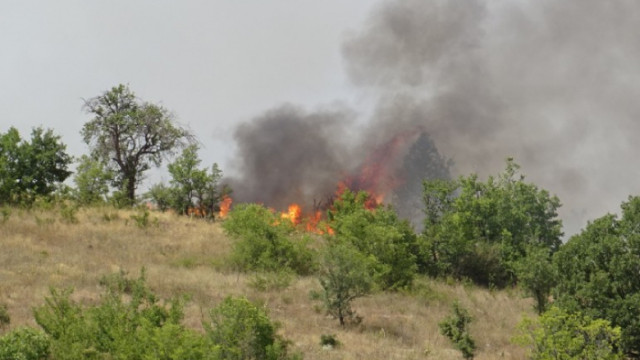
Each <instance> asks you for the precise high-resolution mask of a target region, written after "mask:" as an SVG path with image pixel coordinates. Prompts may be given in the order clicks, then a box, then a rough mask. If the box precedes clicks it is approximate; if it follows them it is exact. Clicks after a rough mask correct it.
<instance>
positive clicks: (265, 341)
mask: <svg viewBox="0 0 640 360" xmlns="http://www.w3.org/2000/svg"><path fill="white" fill-rule="evenodd" d="M209 316H210V320H211V322H210V323H205V324H204V326H205V331H206V334H207V337H208V338H209V339H210V341H211V342H212V343H214V344H216V345H217V346H218V350H219V357H218V358H219V359H225V360H227V359H228V360H236V359H237V360H244V359H255V360H277V359H288V358H290V357H289V356H287V346H288V343H287V342H286V341H284V340H283V339H282V338H280V337H279V336H278V335H277V334H276V331H277V325H276V324H274V323H272V322H271V320H270V319H269V316H268V315H267V313H266V312H265V311H264V310H263V309H261V308H259V307H257V306H256V305H255V304H252V303H251V302H250V301H249V300H247V299H246V298H233V297H228V298H226V299H225V300H224V301H223V302H222V303H221V304H220V305H218V306H217V307H215V308H214V309H212V310H211V311H210V312H209Z"/></svg>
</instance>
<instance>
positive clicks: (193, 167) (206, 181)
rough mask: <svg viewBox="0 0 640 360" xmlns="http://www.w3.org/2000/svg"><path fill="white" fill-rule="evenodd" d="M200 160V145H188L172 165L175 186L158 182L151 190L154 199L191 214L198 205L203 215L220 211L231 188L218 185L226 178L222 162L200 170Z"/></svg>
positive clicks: (170, 169) (178, 211)
mask: <svg viewBox="0 0 640 360" xmlns="http://www.w3.org/2000/svg"><path fill="white" fill-rule="evenodd" d="M200 162H201V160H200V159H199V158H198V146H197V145H196V144H192V145H190V146H187V147H186V148H185V149H184V150H183V151H182V154H181V155H180V156H179V157H178V158H177V159H176V160H175V161H174V162H173V163H171V164H169V166H168V169H169V173H170V174H171V181H170V184H171V186H170V187H165V186H164V185H158V186H156V187H154V188H152V189H151V192H150V193H149V195H150V196H151V198H152V199H153V200H154V201H155V202H156V203H158V204H162V206H166V207H170V208H172V209H174V210H175V211H176V212H177V213H180V214H187V212H188V210H189V209H191V208H198V209H199V210H200V211H201V212H202V213H203V215H205V214H206V215H207V216H213V214H214V213H215V212H217V211H219V210H220V209H219V207H218V204H219V202H220V200H221V199H222V197H223V196H224V195H227V194H228V192H229V189H228V188H221V187H220V186H219V184H218V183H219V181H220V179H221V178H222V171H221V170H220V169H219V168H218V164H213V166H212V167H211V171H209V170H208V169H206V168H204V169H199V168H198V166H199V165H200ZM159 206H160V205H159Z"/></svg>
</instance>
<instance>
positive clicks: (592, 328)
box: [514, 306, 624, 360]
mask: <svg viewBox="0 0 640 360" xmlns="http://www.w3.org/2000/svg"><path fill="white" fill-rule="evenodd" d="M518 329H519V335H518V336H517V337H515V338H514V342H516V343H518V344H521V345H526V346H529V350H530V356H531V359H533V360H546V359H567V360H573V359H575V360H578V359H584V360H601V359H603V360H617V359H623V358H624V357H623V355H622V353H621V352H620V334H621V331H620V328H619V327H615V328H614V327H612V326H611V324H610V323H609V322H608V321H607V320H602V319H596V320H592V319H591V318H589V317H587V316H583V315H581V314H580V313H573V314H571V313H567V312H565V311H564V310H561V309H560V308H558V307H555V306H554V307H551V308H550V309H549V310H548V311H547V312H545V313H544V314H542V315H541V316H540V318H539V319H538V320H537V321H536V320H532V319H529V318H525V319H524V320H523V321H521V322H520V324H519V325H518Z"/></svg>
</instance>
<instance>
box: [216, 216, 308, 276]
mask: <svg viewBox="0 0 640 360" xmlns="http://www.w3.org/2000/svg"><path fill="white" fill-rule="evenodd" d="M222 227H223V228H224V230H225V232H226V233H227V234H228V235H229V236H231V237H233V238H234V239H235V242H234V244H233V253H232V256H231V257H232V261H233V262H234V264H236V265H237V266H238V267H239V268H240V269H241V270H243V271H251V270H263V271H281V270H282V269H291V270H293V271H294V272H295V273H297V274H301V275H306V274H309V273H311V272H313V270H314V267H315V265H314V264H315V263H314V261H313V259H314V254H313V252H312V251H311V250H310V249H308V247H307V243H308V241H309V239H308V237H306V236H303V237H302V238H300V239H296V240H293V236H294V235H295V234H294V229H293V228H292V227H291V226H290V224H287V223H285V222H282V221H281V219H279V218H278V217H277V216H276V215H275V214H274V212H273V211H271V210H269V209H267V208H265V207H264V206H261V205H257V204H240V205H238V206H236V207H235V208H234V209H233V210H232V211H231V212H230V213H229V216H228V219H227V220H226V221H225V222H224V223H223V224H222Z"/></svg>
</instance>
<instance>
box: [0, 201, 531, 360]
mask: <svg viewBox="0 0 640 360" xmlns="http://www.w3.org/2000/svg"><path fill="white" fill-rule="evenodd" d="M11 212H12V214H11V216H10V217H9V219H8V220H7V221H5V222H4V223H3V222H2V219H0V303H5V304H7V305H8V310H9V314H10V316H11V328H15V327H17V326H21V325H35V324H34V321H33V316H32V308H33V307H35V306H38V305H40V304H42V303H43V300H44V297H45V296H46V295H47V294H48V289H49V287H51V286H53V287H69V286H72V287H73V288H74V289H75V292H74V298H75V299H76V300H77V301H81V302H93V301H95V300H96V299H97V298H98V296H99V294H100V292H101V289H100V287H99V286H98V281H99V279H100V278H101V277H102V276H104V275H106V274H110V273H113V272H116V271H119V270H121V269H122V270H124V271H127V272H129V273H130V274H131V275H133V276H137V274H138V273H139V271H140V269H141V268H142V267H145V268H146V271H147V279H148V283H149V285H150V287H151V288H152V289H153V290H154V291H155V292H156V293H158V294H159V295H160V296H162V297H164V298H169V297H172V296H174V295H177V294H189V295H190V296H191V299H192V300H191V302H190V303H189V305H188V306H187V308H186V318H185V324H186V325H187V326H190V327H193V328H201V323H202V320H203V316H206V313H207V311H208V309H209V308H211V307H213V306H215V305H216V304H218V303H219V302H220V301H221V300H222V299H223V298H224V297H226V296H228V295H245V296H247V297H248V298H249V299H251V300H253V301H257V302H261V303H263V304H264V305H265V306H266V307H268V308H269V313H270V315H271V317H272V318H273V319H275V320H277V321H278V322H280V323H281V324H282V329H281V333H282V334H283V335H284V336H285V337H286V338H288V339H290V340H291V341H292V342H293V347H294V350H296V351H300V352H302V353H303V354H304V358H305V359H370V360H373V359H425V358H432V359H460V358H461V356H460V353H459V352H458V351H457V350H455V349H453V347H452V345H451V344H450V342H449V341H448V339H446V338H444V337H443V336H442V335H440V334H439V332H438V325H437V324H438V322H439V321H441V320H442V319H443V318H444V317H445V316H447V315H448V314H449V311H450V308H451V303H452V301H453V300H454V299H458V300H459V301H460V302H461V304H462V305H463V306H464V307H466V308H467V309H469V310H470V312H471V314H472V315H473V316H474V319H475V320H474V322H473V323H472V329H471V332H472V336H473V338H474V339H475V340H476V344H477V346H478V350H477V356H476V359H479V360H482V359H498V358H504V359H521V358H524V357H525V354H524V350H523V349H521V348H519V347H517V346H514V345H512V344H511V343H510V339H511V337H512V336H513V334H514V329H515V327H516V324H517V323H518V321H519V320H520V318H521V317H522V315H523V314H529V315H532V314H533V312H532V309H531V305H532V303H531V301H530V300H529V299H522V298H521V297H520V296H519V295H518V293H517V292H516V291H515V290H513V291H493V292H492V291H489V290H487V289H482V288H477V287H473V286H463V285H461V284H457V283H452V284H446V283H444V282H440V281H433V280H429V279H419V280H418V281H417V283H416V287H415V288H416V289H415V291H413V292H412V293H411V294H403V293H381V294H376V295H373V296H370V297H367V298H364V299H360V300H358V301H357V302H356V303H355V305H354V307H355V309H356V310H357V312H358V313H359V314H360V315H362V316H363V318H364V320H363V322H362V323H361V324H360V325H358V326H352V327H350V328H347V329H342V328H340V326H339V325H338V322H337V321H336V320H334V319H331V318H328V317H326V316H325V315H324V313H323V312H321V311H319V310H318V304H317V303H315V302H313V301H311V300H310V299H309V292H310V291H311V290H313V289H317V288H319V285H318V283H317V281H316V280H315V279H313V278H298V279H295V280H294V281H293V282H292V283H291V285H290V286H288V287H287V288H285V289H275V290H270V291H258V290H256V289H254V288H253V287H251V286H250V281H251V279H252V276H251V275H246V274H239V273H235V272H233V271H231V270H230V268H229V266H226V265H225V261H226V260H225V259H226V258H227V257H228V254H229V252H230V249H231V246H230V242H229V239H227V238H226V237H225V235H224V234H223V233H222V230H221V228H220V226H219V224H217V223H209V222H206V221H202V220H198V219H190V218H187V217H178V216H175V215H171V214H162V213H155V212H153V213H151V220H152V221H151V225H149V226H148V227H147V228H139V227H138V226H136V222H135V221H134V220H132V219H131V218H130V216H131V215H133V214H135V211H116V210H113V209H111V208H92V209H82V210H80V211H79V213H78V214H77V218H78V220H79V222H78V223H76V224H73V223H68V222H66V221H65V220H64V219H63V217H62V216H61V215H60V214H59V212H58V211H56V210H46V211H45V210H33V211H25V210H19V209H11ZM155 219H157V220H155ZM322 334H335V335H336V337H337V338H338V340H339V341H340V342H341V343H342V344H343V345H342V346H340V347H338V348H336V349H333V350H324V349H322V347H321V346H320V345H319V342H320V336H321V335H322Z"/></svg>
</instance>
